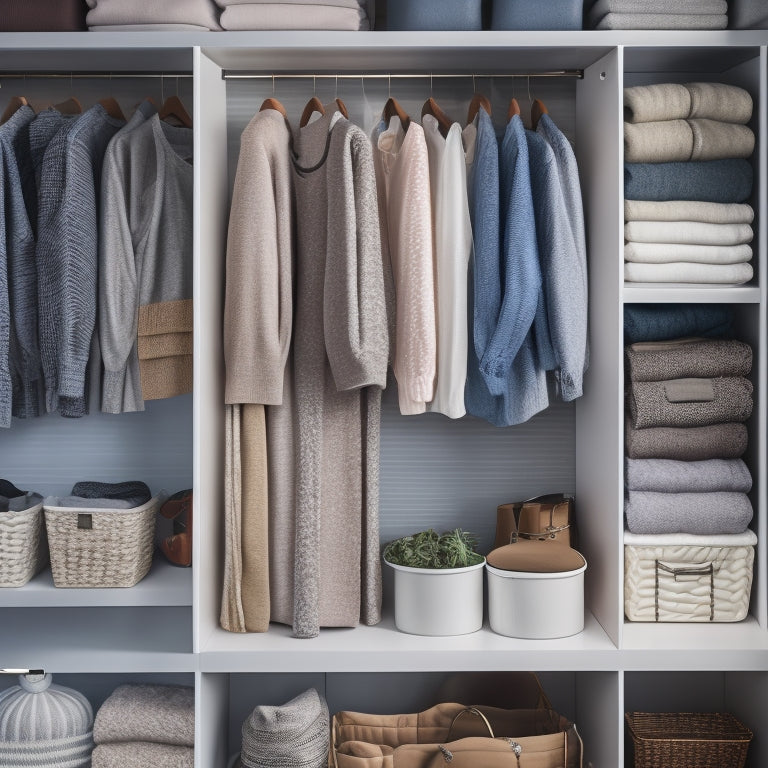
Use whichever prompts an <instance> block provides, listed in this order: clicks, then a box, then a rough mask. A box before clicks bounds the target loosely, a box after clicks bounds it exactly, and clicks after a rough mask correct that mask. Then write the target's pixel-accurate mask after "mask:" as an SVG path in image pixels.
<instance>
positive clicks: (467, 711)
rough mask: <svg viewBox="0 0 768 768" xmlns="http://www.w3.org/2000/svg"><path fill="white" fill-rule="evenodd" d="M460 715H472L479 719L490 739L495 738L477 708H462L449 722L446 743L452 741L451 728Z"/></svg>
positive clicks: (491, 729) (485, 719)
mask: <svg viewBox="0 0 768 768" xmlns="http://www.w3.org/2000/svg"><path fill="white" fill-rule="evenodd" d="M462 715H474V716H475V717H479V718H480V719H481V720H482V721H483V723H484V724H485V727H486V728H487V729H488V735H489V736H490V737H491V738H492V739H495V738H496V737H495V736H494V735H493V728H491V724H490V723H489V722H488V718H487V717H486V716H485V715H484V714H483V713H482V712H481V711H480V710H479V709H478V708H477V707H464V709H462V710H460V711H459V712H457V713H456V715H455V716H454V718H453V720H451V725H450V726H449V728H448V737H447V738H446V741H453V739H452V738H451V734H452V733H453V726H454V725H455V724H456V721H457V720H458V719H459V718H460V717H461V716H462Z"/></svg>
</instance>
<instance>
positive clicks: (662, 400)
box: [629, 376, 752, 429]
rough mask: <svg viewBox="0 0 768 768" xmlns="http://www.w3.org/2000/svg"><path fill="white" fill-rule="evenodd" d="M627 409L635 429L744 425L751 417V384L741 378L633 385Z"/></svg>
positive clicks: (635, 383)
mask: <svg viewBox="0 0 768 768" xmlns="http://www.w3.org/2000/svg"><path fill="white" fill-rule="evenodd" d="M629 407H630V413H631V415H632V424H633V426H634V427H635V428H636V429H645V428H646V427H704V426H707V425H708V424H721V423H724V422H729V421H746V420H747V419H748V418H749V417H750V416H751V414H752V382H751V381H749V379H745V378H744V377H741V376H738V377H736V376H731V377H722V378H719V379H672V380H670V381H636V382H633V384H632V390H631V392H630V397H629Z"/></svg>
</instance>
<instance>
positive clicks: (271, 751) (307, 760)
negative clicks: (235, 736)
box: [241, 688, 330, 768]
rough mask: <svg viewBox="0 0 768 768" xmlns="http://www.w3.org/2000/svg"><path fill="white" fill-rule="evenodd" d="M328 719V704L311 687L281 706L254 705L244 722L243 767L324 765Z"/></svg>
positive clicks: (327, 737) (273, 767)
mask: <svg viewBox="0 0 768 768" xmlns="http://www.w3.org/2000/svg"><path fill="white" fill-rule="evenodd" d="M328 719H329V718H328V705H327V704H326V702H325V699H324V698H323V697H322V696H320V694H318V692H317V691H316V690H315V689H314V688H310V689H309V690H308V691H305V692H304V693H302V694H300V695H299V696H297V697H296V698H295V699H293V700H291V701H289V702H288V703H287V704H285V705H283V706H282V707H256V709H254V710H253V712H252V713H251V714H250V716H249V717H248V719H247V720H246V721H245V722H244V723H243V748H242V753H241V761H242V764H243V766H244V768H323V767H324V766H326V765H327V764H328V749H329V747H330V733H329V725H328Z"/></svg>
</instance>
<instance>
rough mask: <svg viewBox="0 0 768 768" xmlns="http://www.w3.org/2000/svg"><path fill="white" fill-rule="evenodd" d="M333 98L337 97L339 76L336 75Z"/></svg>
mask: <svg viewBox="0 0 768 768" xmlns="http://www.w3.org/2000/svg"><path fill="white" fill-rule="evenodd" d="M333 98H334V99H338V98H339V76H338V75H336V80H335V85H334V91H333Z"/></svg>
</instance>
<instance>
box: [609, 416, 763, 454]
mask: <svg viewBox="0 0 768 768" xmlns="http://www.w3.org/2000/svg"><path fill="white" fill-rule="evenodd" d="M624 437H625V442H626V446H627V456H629V457H630V458H631V459H653V458H659V459H677V460H679V461H704V460H706V459H716V458H724V459H736V458H738V457H739V456H742V455H743V454H744V451H746V450H747V443H748V442H749V435H748V433H747V427H746V424H740V423H731V424H713V425H711V426H707V427H653V428H650V429H635V428H634V427H633V426H632V423H631V421H630V420H629V419H627V422H626V425H625V428H624Z"/></svg>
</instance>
